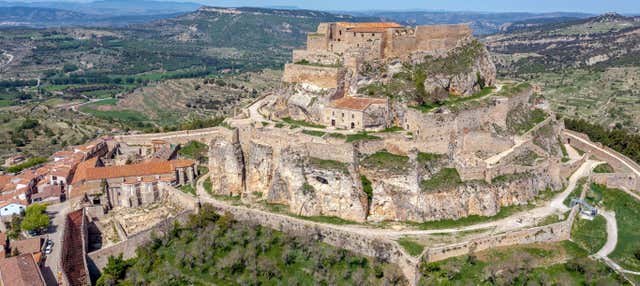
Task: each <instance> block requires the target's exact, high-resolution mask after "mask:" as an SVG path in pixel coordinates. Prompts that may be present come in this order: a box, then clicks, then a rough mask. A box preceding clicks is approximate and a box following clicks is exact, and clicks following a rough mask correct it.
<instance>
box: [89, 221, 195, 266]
mask: <svg viewBox="0 0 640 286" xmlns="http://www.w3.org/2000/svg"><path fill="white" fill-rule="evenodd" d="M193 213H194V212H193V211H191V210H188V211H184V212H182V213H180V214H178V215H177V216H175V217H172V218H168V219H166V220H163V221H162V222H160V223H158V224H156V225H155V226H153V227H152V228H150V229H147V230H144V231H141V232H138V233H136V234H133V235H131V236H129V237H128V238H127V240H124V241H121V242H119V243H117V244H114V245H112V246H109V247H105V248H102V249H99V250H96V251H94V252H91V253H89V254H88V261H89V264H90V265H91V267H90V269H91V271H92V273H91V274H92V275H91V276H93V277H98V276H99V275H100V273H99V271H100V270H101V269H102V268H104V267H105V266H106V265H107V262H108V261H109V257H110V256H118V255H120V254H122V257H123V258H124V259H130V258H133V257H135V255H136V249H138V247H140V246H142V245H143V244H146V243H148V242H150V241H151V239H152V237H153V236H152V234H154V233H155V234H156V235H162V234H165V233H167V231H169V230H170V229H171V227H172V226H173V224H174V222H175V221H178V222H180V223H185V222H186V221H187V219H188V218H189V215H191V214H193Z"/></svg>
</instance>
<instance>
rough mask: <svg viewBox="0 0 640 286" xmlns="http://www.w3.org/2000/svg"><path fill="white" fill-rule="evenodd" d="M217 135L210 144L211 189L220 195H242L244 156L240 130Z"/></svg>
mask: <svg viewBox="0 0 640 286" xmlns="http://www.w3.org/2000/svg"><path fill="white" fill-rule="evenodd" d="M225 133H226V134H222V135H217V136H215V137H214V138H213V139H212V140H211V143H210V144H209V146H210V148H209V173H210V174H211V191H212V192H213V193H215V194H219V195H240V194H241V193H242V190H243V187H244V158H243V155H242V149H241V147H240V142H239V139H238V131H237V130H235V131H230V130H229V131H228V132H225Z"/></svg>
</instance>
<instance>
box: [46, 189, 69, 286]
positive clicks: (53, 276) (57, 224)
mask: <svg viewBox="0 0 640 286" xmlns="http://www.w3.org/2000/svg"><path fill="white" fill-rule="evenodd" d="M69 208H70V205H69V201H66V202H63V203H60V204H54V205H50V206H49V207H47V213H48V214H49V216H50V217H51V225H50V226H49V232H48V237H49V239H51V240H52V241H53V251H52V252H51V254H48V255H47V257H46V259H45V262H44V267H43V269H42V270H43V271H42V272H43V273H42V274H43V276H44V278H45V280H46V282H47V285H58V283H57V282H56V281H57V280H58V277H59V275H60V272H61V271H62V269H61V268H60V265H61V261H60V254H61V251H62V250H61V248H62V235H63V231H64V222H65V218H66V216H67V214H68V213H69Z"/></svg>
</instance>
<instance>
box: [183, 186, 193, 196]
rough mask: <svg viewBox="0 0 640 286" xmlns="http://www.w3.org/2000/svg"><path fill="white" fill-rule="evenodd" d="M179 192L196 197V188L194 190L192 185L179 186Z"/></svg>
mask: <svg viewBox="0 0 640 286" xmlns="http://www.w3.org/2000/svg"><path fill="white" fill-rule="evenodd" d="M180 190H181V191H182V192H184V193H187V194H191V195H193V196H196V188H194V187H193V186H192V185H184V186H180Z"/></svg>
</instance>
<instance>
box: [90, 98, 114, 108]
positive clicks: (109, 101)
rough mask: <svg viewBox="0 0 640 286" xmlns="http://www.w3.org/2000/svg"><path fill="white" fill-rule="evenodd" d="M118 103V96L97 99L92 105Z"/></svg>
mask: <svg viewBox="0 0 640 286" xmlns="http://www.w3.org/2000/svg"><path fill="white" fill-rule="evenodd" d="M117 104H118V99H117V98H108V99H103V100H100V101H96V102H94V103H92V104H90V105H95V106H100V105H117Z"/></svg>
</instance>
